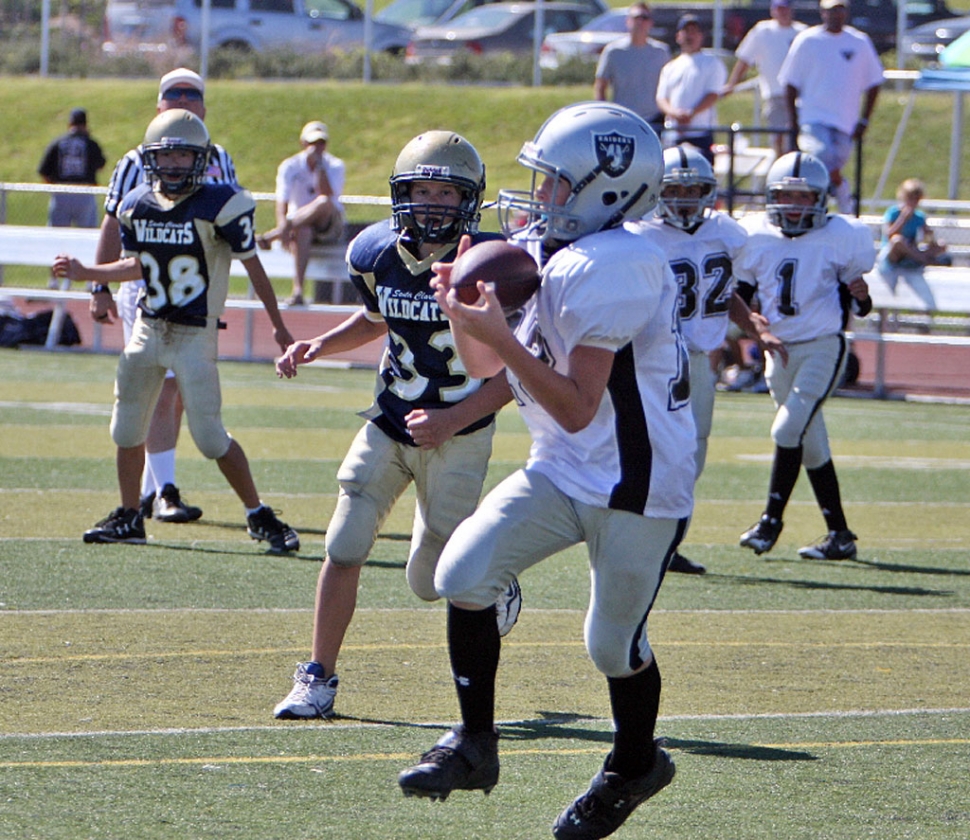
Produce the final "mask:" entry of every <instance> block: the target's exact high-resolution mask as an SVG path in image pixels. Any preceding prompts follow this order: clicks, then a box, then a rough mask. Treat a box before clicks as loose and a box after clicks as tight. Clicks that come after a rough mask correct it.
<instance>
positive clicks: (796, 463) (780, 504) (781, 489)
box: [765, 446, 802, 522]
mask: <svg viewBox="0 0 970 840" xmlns="http://www.w3.org/2000/svg"><path fill="white" fill-rule="evenodd" d="M801 467H802V448H801V447H800V446H796V447H792V448H789V447H784V446H776V447H775V457H774V460H773V461H772V462H771V480H770V481H769V482H768V506H767V507H766V508H765V513H767V514H768V516H769V517H770V518H771V519H777V520H778V521H779V522H780V521H781V518H782V515H783V514H784V512H785V506H786V505H787V504H788V500H789V499H790V498H791V494H792V490H794V489H795V482H796V481H798V471H799V470H800V469H801Z"/></svg>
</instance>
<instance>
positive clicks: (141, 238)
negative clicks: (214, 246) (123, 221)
mask: <svg viewBox="0 0 970 840" xmlns="http://www.w3.org/2000/svg"><path fill="white" fill-rule="evenodd" d="M132 227H133V228H134V231H135V239H136V240H137V241H138V242H157V243H160V244H163V245H192V244H193V243H194V242H195V228H194V227H193V226H192V222H157V221H154V220H153V219H132Z"/></svg>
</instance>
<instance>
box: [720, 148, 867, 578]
mask: <svg viewBox="0 0 970 840" xmlns="http://www.w3.org/2000/svg"><path fill="white" fill-rule="evenodd" d="M765 181H766V205H765V211H766V212H764V213H758V214H754V215H750V216H745V218H744V219H742V221H741V224H742V225H743V226H744V227H745V228H746V229H747V231H748V244H747V246H745V249H744V252H743V254H742V256H741V257H740V258H739V259H738V260H737V261H736V262H735V264H734V267H735V272H736V274H737V278H738V293H739V294H740V295H741V296H742V297H743V298H745V299H746V300H751V298H752V297H753V295H754V294H755V293H756V292H757V294H758V299H759V300H760V302H761V312H762V314H763V315H764V316H765V317H766V318H767V319H768V320H769V322H770V323H771V331H772V332H773V333H774V334H775V335H776V336H778V338H779V339H781V340H782V341H784V342H785V344H786V345H787V347H788V355H789V358H788V362H787V364H782V363H781V361H780V360H779V358H778V357H777V356H776V354H774V353H771V354H768V355H767V356H766V359H765V379H766V380H767V382H768V388H769V390H770V391H771V398H772V400H774V403H775V407H776V409H777V411H776V413H775V420H774V423H772V426H771V437H772V440H773V441H774V443H775V454H774V459H773V461H772V465H771V477H770V479H769V483H768V499H767V502H766V504H765V509H764V513H762V515H761V518H760V519H759V520H758V521H757V522H756V523H755V524H754V525H752V526H751V527H750V528H749V529H748V530H747V531H745V532H744V533H743V534H741V538H740V542H741V545H742V546H744V547H746V548H750V549H751V550H752V551H753V552H754V553H755V554H764V553H765V552H766V551H770V550H771V549H772V548H773V547H774V545H775V543H776V542H777V541H778V537H779V536H780V535H781V530H782V524H783V523H782V516H783V514H784V512H785V507H786V506H787V504H788V500H789V498H790V497H791V494H792V491H793V490H794V488H795V482H796V481H797V480H798V473H799V471H800V470H801V467H802V466H803V465H804V467H805V471H806V473H807V474H808V479H809V482H810V483H811V485H812V492H813V493H814V494H815V499H816V501H817V502H818V506H819V508H820V509H821V511H822V516H823V517H824V519H825V524H826V527H827V528H828V532H827V533H826V534H825V535H824V536H823V537H821V538H820V539H819V540H818V542H817V543H814V544H810V545H806V546H803V547H802V548H800V549H799V550H798V554H799V556H801V557H805V558H809V559H815V560H851V559H853V558H854V557H855V556H856V544H855V541H856V535H855V534H854V533H853V532H852V531H851V530H850V529H849V526H848V524H847V522H846V518H845V512H844V510H843V508H842V495H841V492H840V490H839V480H838V477H837V476H836V473H835V465H834V464H833V463H832V452H831V449H830V448H829V439H828V432H827V431H826V428H825V419H824V418H823V416H822V406H823V405H824V403H825V400H826V399H827V398H828V396H829V395H830V394H831V393H832V392H833V391H834V390H835V389H836V387H838V384H839V381H840V379H841V377H842V373H843V371H844V370H845V364H846V358H847V356H848V352H849V345H848V341H847V340H846V337H845V332H844V330H845V326H846V323H847V321H848V318H849V315H850V314H852V313H854V314H857V315H866V314H867V313H868V312H869V310H871V309H872V299H871V298H870V297H869V287H868V285H867V284H866V281H865V279H864V278H863V275H864V274H865V273H866V272H868V271H870V270H871V269H872V266H873V263H874V262H875V258H876V249H875V245H874V244H873V241H872V235H871V234H870V232H869V228H868V227H866V225H864V224H863V223H862V222H860V221H858V220H857V219H852V218H849V217H847V216H838V215H831V216H830V215H829V214H828V212H827V209H826V205H827V201H828V188H829V174H828V170H827V169H826V168H825V164H823V163H822V161H821V160H819V159H818V158H816V157H813V156H812V155H809V154H805V153H804V152H790V153H788V154H787V155H782V157H780V158H778V160H776V161H775V162H774V163H773V164H772V165H771V168H770V169H769V170H768V175H767V177H766V179H765Z"/></svg>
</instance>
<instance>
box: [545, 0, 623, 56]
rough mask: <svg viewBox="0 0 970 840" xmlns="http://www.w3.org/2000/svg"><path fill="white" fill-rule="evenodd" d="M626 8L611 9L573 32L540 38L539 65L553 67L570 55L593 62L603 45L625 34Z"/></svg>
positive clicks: (554, 33)
mask: <svg viewBox="0 0 970 840" xmlns="http://www.w3.org/2000/svg"><path fill="white" fill-rule="evenodd" d="M626 16H627V9H625V8H624V9H610V10H609V11H608V12H603V14H601V15H597V16H596V17H594V18H593V19H592V20H591V21H590V22H589V23H587V24H586V25H585V26H583V27H581V28H579V29H577V30H576V31H575V32H553V33H551V34H549V35H546V37H545V39H543V41H542V52H541V53H540V54H539V64H540V65H541V66H542V67H545V68H547V69H550V70H555V69H556V68H557V67H558V66H559V65H560V63H561V62H563V61H568V60H569V59H571V58H582V59H585V60H587V61H596V60H597V59H598V58H599V55H600V53H601V52H603V47H605V46H606V45H607V44H608V43H610V41H614V40H616V39H617V38H619V37H621V36H622V35H625V34H626Z"/></svg>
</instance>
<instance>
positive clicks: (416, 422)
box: [404, 408, 460, 449]
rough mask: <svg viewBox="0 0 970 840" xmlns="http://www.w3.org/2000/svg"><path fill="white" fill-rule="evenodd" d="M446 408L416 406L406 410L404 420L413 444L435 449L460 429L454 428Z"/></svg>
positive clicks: (421, 447)
mask: <svg viewBox="0 0 970 840" xmlns="http://www.w3.org/2000/svg"><path fill="white" fill-rule="evenodd" d="M450 411H451V409H448V408H427V409H426V408H416V409H414V410H413V411H410V412H408V414H407V415H406V416H405V418H404V420H405V422H406V423H407V425H408V432H409V433H410V435H411V440H413V441H414V443H415V446H417V447H418V448H420V449H437V448H438V447H439V446H441V444H443V443H445V442H446V441H448V440H450V439H451V438H452V437H454V435H455V433H456V432H458V431H460V430H459V429H456V428H454V423H452V422H450V420H451V418H450V416H449V412H450Z"/></svg>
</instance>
